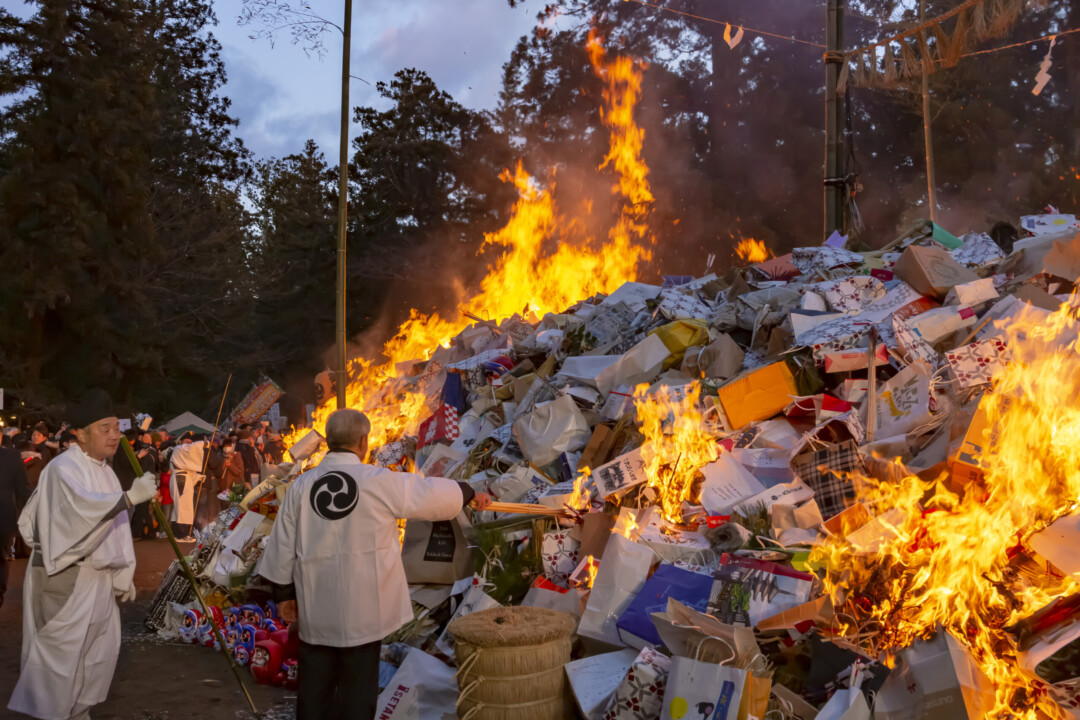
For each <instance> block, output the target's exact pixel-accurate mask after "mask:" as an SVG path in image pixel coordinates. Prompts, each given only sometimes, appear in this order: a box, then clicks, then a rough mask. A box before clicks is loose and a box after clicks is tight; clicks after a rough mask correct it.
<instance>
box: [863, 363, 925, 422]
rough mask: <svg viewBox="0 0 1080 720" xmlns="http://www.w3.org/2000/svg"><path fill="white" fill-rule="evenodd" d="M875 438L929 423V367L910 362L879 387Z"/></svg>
mask: <svg viewBox="0 0 1080 720" xmlns="http://www.w3.org/2000/svg"><path fill="white" fill-rule="evenodd" d="M874 415H875V417H876V418H877V428H876V434H877V436H878V437H891V436H893V435H903V434H905V433H907V432H910V431H911V430H914V429H915V428H917V427H918V426H920V425H922V424H924V423H926V422H928V421H929V420H930V418H931V415H930V370H929V368H927V367H926V366H925V365H923V364H922V363H919V362H913V363H912V364H911V365H908V366H907V367H905V368H904V369H903V370H901V371H900V372H898V373H897V374H896V375H895V376H893V377H892V378H890V379H889V381H888V382H886V383H885V384H884V385H882V386H881V388H880V389H879V390H878V394H877V398H876V401H875V403H874Z"/></svg>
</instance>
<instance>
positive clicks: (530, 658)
mask: <svg viewBox="0 0 1080 720" xmlns="http://www.w3.org/2000/svg"><path fill="white" fill-rule="evenodd" d="M574 627H575V623H574V619H573V617H571V616H570V615H568V614H567V613H563V612H558V611H555V610H548V609H546V608H534V607H500V608H492V609H491V610H483V611H481V612H478V613H473V614H472V615H466V616H465V617H460V618H458V619H457V620H455V621H454V622H452V623H450V632H451V633H452V634H453V636H454V640H455V643H456V644H455V650H454V652H455V656H456V657H457V660H458V672H457V680H458V688H459V694H458V702H457V709H458V717H459V718H460V719H461V720H562V719H563V718H567V717H571V716H572V715H573V710H572V708H571V706H570V695H569V693H568V692H567V683H566V675H565V673H564V672H563V665H565V664H566V663H567V662H569V661H570V645H571V639H572V635H573V633H574Z"/></svg>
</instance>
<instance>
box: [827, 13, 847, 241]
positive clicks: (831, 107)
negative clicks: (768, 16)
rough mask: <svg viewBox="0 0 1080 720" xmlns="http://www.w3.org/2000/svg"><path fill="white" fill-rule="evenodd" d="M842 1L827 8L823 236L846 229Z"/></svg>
mask: <svg viewBox="0 0 1080 720" xmlns="http://www.w3.org/2000/svg"><path fill="white" fill-rule="evenodd" d="M841 3H842V0H828V3H827V5H826V10H825V46H826V50H825V228H824V235H823V237H822V239H825V238H828V237H829V236H830V235H832V233H833V231H834V230H835V231H837V232H840V233H843V229H844V172H843V169H842V168H843V152H842V151H843V138H841V136H840V126H841V122H840V118H841V111H840V109H841V99H840V94H839V92H837V85H838V84H839V80H840V70H841V68H842V67H843V63H844V61H845V60H844V55H843V52H841V46H842V45H843V22H844V20H843V18H844V14H843V8H842V5H841Z"/></svg>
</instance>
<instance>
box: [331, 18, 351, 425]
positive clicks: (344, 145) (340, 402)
mask: <svg viewBox="0 0 1080 720" xmlns="http://www.w3.org/2000/svg"><path fill="white" fill-rule="evenodd" d="M341 32H342V35H343V36H344V37H343V38H342V45H341V135H340V137H339V147H338V227H337V374H336V376H335V385H336V387H337V406H338V410H341V409H342V408H344V407H345V402H346V399H345V396H346V386H347V385H348V380H349V373H348V368H347V366H346V359H345V284H346V276H347V273H346V268H345V254H346V249H347V245H348V243H347V242H346V239H347V236H348V233H347V232H346V223H347V221H348V217H349V54H350V51H351V50H352V0H345V24H344V25H342V28H341Z"/></svg>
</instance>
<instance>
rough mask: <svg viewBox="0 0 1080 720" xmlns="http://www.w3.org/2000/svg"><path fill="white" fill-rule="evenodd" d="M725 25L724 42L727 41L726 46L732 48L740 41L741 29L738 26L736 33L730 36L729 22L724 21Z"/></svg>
mask: <svg viewBox="0 0 1080 720" xmlns="http://www.w3.org/2000/svg"><path fill="white" fill-rule="evenodd" d="M726 25H727V27H725V28H724V42H726V43H727V46H728V47H729V48H731V49H732V50H734V49H735V46H736V45H738V44H739V43H740V42H741V41H742V36H743V29H742V28H741V27H740V28H739V31H738V32H737V33H735V37H732V36H731V23H726Z"/></svg>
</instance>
